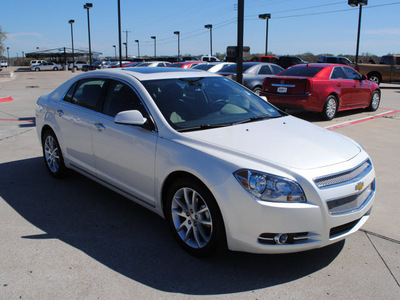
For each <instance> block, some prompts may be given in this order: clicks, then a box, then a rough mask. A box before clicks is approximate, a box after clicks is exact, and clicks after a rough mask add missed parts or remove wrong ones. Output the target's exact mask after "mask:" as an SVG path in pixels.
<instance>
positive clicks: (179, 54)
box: [174, 31, 181, 57]
mask: <svg viewBox="0 0 400 300" xmlns="http://www.w3.org/2000/svg"><path fill="white" fill-rule="evenodd" d="M174 34H176V35H177V36H178V57H180V56H181V50H180V49H181V48H180V47H181V46H180V38H179V36H180V34H181V33H180V32H179V31H174Z"/></svg>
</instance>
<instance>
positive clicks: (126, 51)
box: [123, 43, 128, 60]
mask: <svg viewBox="0 0 400 300" xmlns="http://www.w3.org/2000/svg"><path fill="white" fill-rule="evenodd" d="M123 44H124V46H125V59H126V60H127V59H128V45H127V43H123Z"/></svg>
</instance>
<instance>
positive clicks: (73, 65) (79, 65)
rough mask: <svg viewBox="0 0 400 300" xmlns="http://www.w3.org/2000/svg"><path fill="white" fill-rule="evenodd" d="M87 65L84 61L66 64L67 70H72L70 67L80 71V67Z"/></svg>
mask: <svg viewBox="0 0 400 300" xmlns="http://www.w3.org/2000/svg"><path fill="white" fill-rule="evenodd" d="M87 64H88V63H87V62H86V61H81V60H77V61H75V63H72V62H70V63H69V64H68V70H72V67H74V68H75V70H81V69H82V66H84V65H87Z"/></svg>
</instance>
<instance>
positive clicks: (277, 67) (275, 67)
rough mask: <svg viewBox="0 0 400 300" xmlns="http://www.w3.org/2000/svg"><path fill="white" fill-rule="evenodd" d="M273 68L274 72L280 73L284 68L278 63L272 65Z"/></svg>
mask: <svg viewBox="0 0 400 300" xmlns="http://www.w3.org/2000/svg"><path fill="white" fill-rule="evenodd" d="M271 68H272V72H273V73H274V74H278V73H280V72H282V71H283V68H281V67H279V66H276V65H272V66H271Z"/></svg>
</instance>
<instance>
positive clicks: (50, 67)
mask: <svg viewBox="0 0 400 300" xmlns="http://www.w3.org/2000/svg"><path fill="white" fill-rule="evenodd" d="M62 69H63V67H62V65H60V64H56V63H53V62H44V63H42V64H40V65H33V66H31V71H36V72H38V71H58V70H62Z"/></svg>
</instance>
